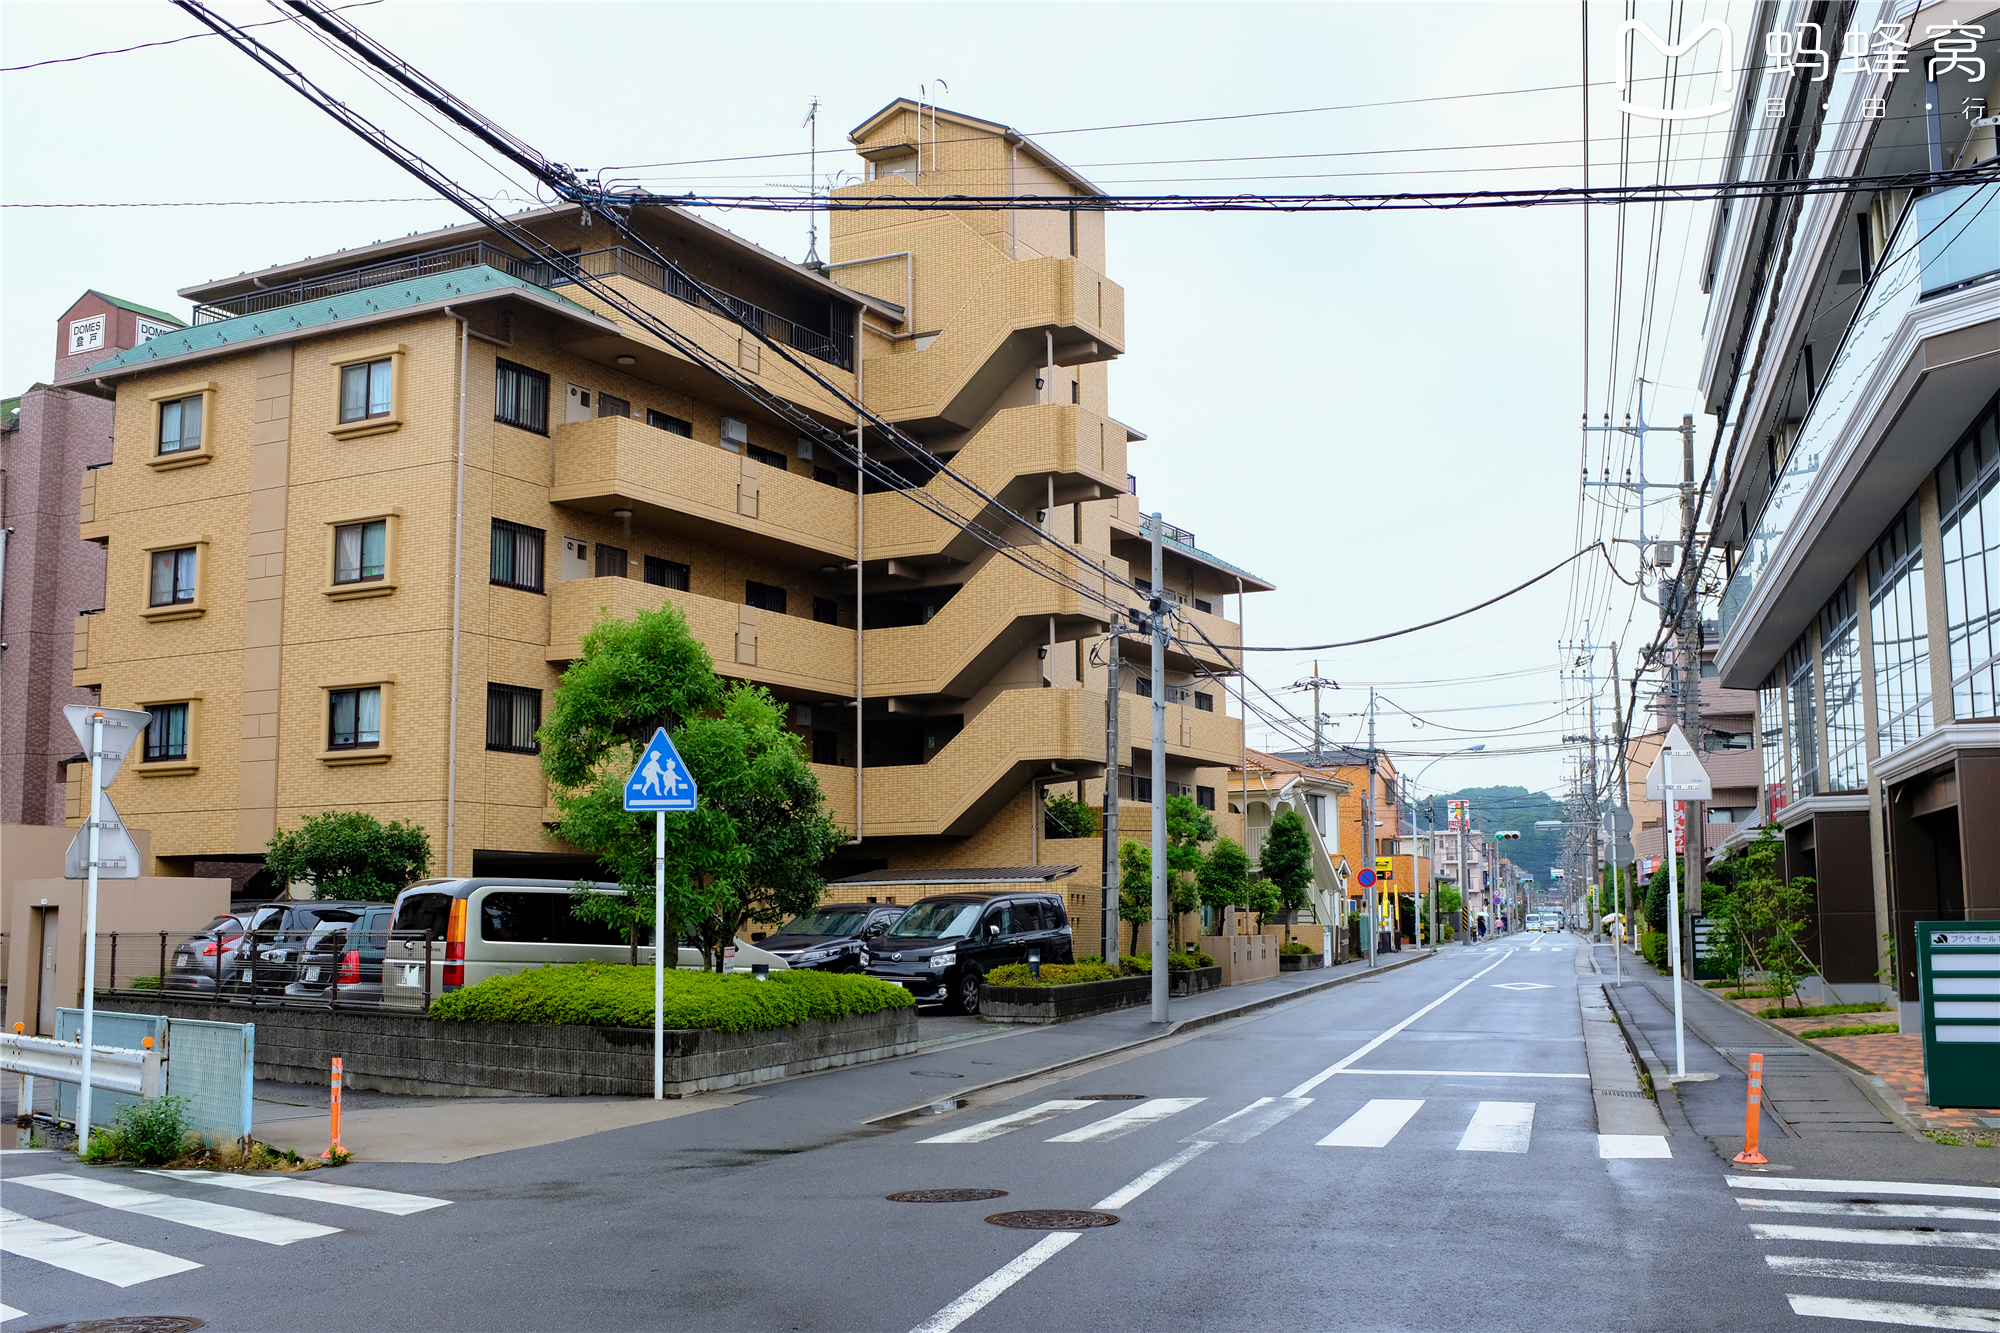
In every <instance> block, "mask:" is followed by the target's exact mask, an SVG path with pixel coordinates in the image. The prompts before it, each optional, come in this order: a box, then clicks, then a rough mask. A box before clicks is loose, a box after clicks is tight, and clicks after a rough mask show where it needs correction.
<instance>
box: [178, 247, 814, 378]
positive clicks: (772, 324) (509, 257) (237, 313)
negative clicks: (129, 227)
mask: <svg viewBox="0 0 2000 1333" xmlns="http://www.w3.org/2000/svg"><path fill="white" fill-rule="evenodd" d="M573 259H574V261H575V262H576V264H577V265H578V266H579V267H580V268H581V269H582V270H583V272H585V273H587V274H589V275H591V276H592V277H599V278H604V277H613V276H622V277H628V278H636V279H638V280H639V281H640V282H643V283H645V284H646V285H647V286H648V287H652V288H654V289H655V290H657V291H662V292H665V293H666V294H667V295H669V296H671V297H673V298H674V299H675V300H678V301H685V302H687V303H688V304H689V305H691V306H694V307H696V308H698V309H709V310H716V311H720V312H722V313H724V314H727V315H733V316H735V317H737V318H740V319H741V320H742V321H743V322H744V323H746V324H748V325H750V326H751V327H752V328H755V329H757V330H759V331H761V332H762V333H764V334H765V336H767V337H770V338H773V339H775V340H777V341H778V342H781V343H784V344H786V345H787V346H789V347H792V348H795V349H797V350H798V351H801V352H804V353H805V354H806V355H807V356H810V357H813V358H815V359H816V360H820V361H825V362H828V363H829V364H831V365H835V366H839V367H840V368H841V369H842V370H852V369H853V368H854V335H853V334H851V333H846V332H843V331H841V330H839V329H835V330H832V331H831V332H827V333H821V332H819V331H818V330H815V329H809V328H806V327H805V326H803V325H801V324H799V323H797V322H795V321H793V320H789V319H786V318H785V317H784V316H783V315H774V314H772V313H771V312H770V311H768V310H764V309H762V308H760V307H758V306H754V305H751V304H750V303H749V302H748V301H745V300H742V299H740V298H738V297H734V296H731V295H729V294H728V293H727V292H709V291H705V290H703V289H702V288H700V287H697V286H696V285H694V284H693V283H690V282H688V281H686V280H685V279H683V278H681V277H680V276H679V275H677V274H675V273H672V272H670V271H668V270H667V269H665V268H663V267H661V266H660V265H659V264H656V263H654V262H653V261H652V260H650V259H647V258H646V257H645V256H644V255H640V254H637V253H635V252H633V251H631V250H627V249H625V248H624V247H622V246H613V247H611V248H609V249H605V250H591V251H588V252H587V253H584V254H579V255H575V256H573ZM481 264H484V265H485V266H487V267H488V268H494V269H498V270H499V271H500V272H502V273H505V274H507V275H508V276H509V277H514V278H519V279H521V280H522V281H523V282H529V283H533V284H534V285H535V286H537V287H548V288H556V287H561V286H565V285H568V284H570V283H572V282H574V281H575V279H574V278H572V277H571V276H570V275H569V274H568V273H566V272H564V271H562V270H561V269H560V268H559V267H558V266H556V265H554V264H550V263H547V262H544V261H542V260H538V259H523V258H522V257H521V256H519V255H516V254H510V253H508V252H507V251H505V250H502V249H500V248H499V247H498V246H494V245H489V244H487V243H486V242H484V241H474V242H471V243H469V244H466V245H455V246H452V247H451V248H449V249H446V250H429V251H426V252H424V253H423V254H418V255H406V256H404V257H403V258H401V259H392V260H388V261H386V262H384V263H380V264H370V265H367V266H366V267H363V268H352V269H345V270H343V271H341V272H338V273H327V274H322V275H320V276H318V277H313V278H302V279H300V280H299V281H298V282H293V283H287V284H286V285H285V286H282V287H267V288H264V289H262V290H260V291H254V292H245V293H244V294H243V295H241V296H230V297H224V298H222V299H220V300H216V301H209V302H206V303H204V304H202V305H198V306H196V307H195V308H194V322H195V323H197V324H212V323H214V322H215V321H217V320H223V319H237V318H239V317H241V316H243V315H256V314H261V313H263V312H264V311H267V310H281V309H283V308H285V307H286V306H294V305H303V304H305V303H306V302H308V301H320V300H324V299H326V298H327V297H330V296H340V295H343V294H345V293H347V292H355V291H361V290H363V289H364V288H368V287H387V286H389V285H391V284H392V283H398V282H409V281H411V280H412V279H414V278H423V277H429V276H430V275H432V274H434V273H449V272H451V271H453V270H454V269H463V268H474V267H477V266H479V265H481Z"/></svg>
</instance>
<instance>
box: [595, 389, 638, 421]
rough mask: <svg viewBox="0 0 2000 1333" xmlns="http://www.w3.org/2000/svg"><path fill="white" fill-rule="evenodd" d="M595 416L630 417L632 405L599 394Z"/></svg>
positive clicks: (607, 395) (622, 400) (608, 395)
mask: <svg viewBox="0 0 2000 1333" xmlns="http://www.w3.org/2000/svg"><path fill="white" fill-rule="evenodd" d="M597 415H599V416H601V417H629V416H631V415H632V404H630V403H628V402H626V401H625V400H624V399H623V398H613V397H612V396H611V395H610V394H608V393H600V394H598V395H597Z"/></svg>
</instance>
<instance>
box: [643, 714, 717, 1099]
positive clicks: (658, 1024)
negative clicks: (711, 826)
mask: <svg viewBox="0 0 2000 1333" xmlns="http://www.w3.org/2000/svg"><path fill="white" fill-rule="evenodd" d="M700 795H701V789H700V788H699V787H698V786H696V784H695V780H694V774H692V773H690V772H688V766H687V764H686V762H685V761H684V760H682V758H681V752H680V751H679V750H677V749H675V748H674V742H673V738H672V737H671V736H669V735H667V729H666V728H665V727H655V728H654V729H653V739H652V740H650V741H648V742H646V751H645V753H644V754H641V755H640V756H639V762H638V763H637V764H635V765H633V766H632V776H630V777H628V778H626V779H625V808H626V809H627V810H632V811H646V810H650V811H652V812H653V1100H654V1101H662V1100H664V1099H665V1098H666V1095H667V1030H666V1029H667V1020H666V1013H667V950H668V949H672V950H673V951H674V961H675V962H676V963H678V962H679V961H680V941H679V940H670V939H668V938H667V814H668V813H669V812H670V811H671V812H673V813H676V814H686V813H688V812H689V811H691V810H693V809H694V808H695V803H696V801H697V800H698V799H699V798H700Z"/></svg>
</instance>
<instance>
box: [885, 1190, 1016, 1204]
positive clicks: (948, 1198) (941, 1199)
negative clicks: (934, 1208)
mask: <svg viewBox="0 0 2000 1333" xmlns="http://www.w3.org/2000/svg"><path fill="white" fill-rule="evenodd" d="M1006 1197H1007V1191H1006V1190H904V1191H903V1192H902V1193H901V1194H891V1195H890V1196H889V1202H890V1203H971V1202H972V1201H973V1200H975V1199H1004V1198H1006Z"/></svg>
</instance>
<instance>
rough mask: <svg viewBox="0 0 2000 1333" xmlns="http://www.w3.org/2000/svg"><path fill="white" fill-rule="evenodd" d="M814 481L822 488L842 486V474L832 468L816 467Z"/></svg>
mask: <svg viewBox="0 0 2000 1333" xmlns="http://www.w3.org/2000/svg"><path fill="white" fill-rule="evenodd" d="M813 480H814V481H816V482H818V483H819V484H820V485H822V486H838V485H840V474H839V473H838V472H835V471H834V470H833V469H832V468H830V467H815V468H814V469H813Z"/></svg>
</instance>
